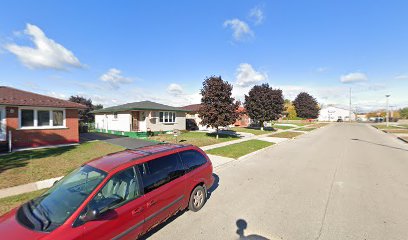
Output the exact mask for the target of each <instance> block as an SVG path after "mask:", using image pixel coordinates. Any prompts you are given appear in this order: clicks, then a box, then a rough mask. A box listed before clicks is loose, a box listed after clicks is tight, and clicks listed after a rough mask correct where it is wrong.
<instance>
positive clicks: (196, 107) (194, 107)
mask: <svg viewBox="0 0 408 240" xmlns="http://www.w3.org/2000/svg"><path fill="white" fill-rule="evenodd" d="M200 107H201V104H191V105H187V106H184V107H181V108H183V109H185V110H188V111H191V112H198V110H199V109H200Z"/></svg>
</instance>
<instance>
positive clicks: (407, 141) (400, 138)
mask: <svg viewBox="0 0 408 240" xmlns="http://www.w3.org/2000/svg"><path fill="white" fill-rule="evenodd" d="M397 138H398V139H399V140H401V141H403V142H406V143H408V140H405V139H403V138H402V137H397Z"/></svg>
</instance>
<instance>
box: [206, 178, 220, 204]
mask: <svg viewBox="0 0 408 240" xmlns="http://www.w3.org/2000/svg"><path fill="white" fill-rule="evenodd" d="M213 177H214V183H213V185H212V186H211V187H210V188H209V189H208V191H207V201H208V199H210V198H211V194H212V193H213V192H214V191H215V190H216V189H217V188H218V186H219V185H220V177H218V175H217V174H215V173H213Z"/></svg>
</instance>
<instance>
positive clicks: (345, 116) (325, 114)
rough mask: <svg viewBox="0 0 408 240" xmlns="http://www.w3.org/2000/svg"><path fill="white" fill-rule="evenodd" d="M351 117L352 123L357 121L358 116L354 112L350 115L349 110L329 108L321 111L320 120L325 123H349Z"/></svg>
mask: <svg viewBox="0 0 408 240" xmlns="http://www.w3.org/2000/svg"><path fill="white" fill-rule="evenodd" d="M350 116H351V121H355V120H356V114H355V113H354V112H351V114H350V111H349V110H347V109H344V108H340V107H334V106H329V107H325V108H322V109H320V111H319V117H318V120H319V121H323V122H337V121H338V120H342V121H345V122H347V121H349V120H350Z"/></svg>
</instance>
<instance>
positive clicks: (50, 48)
mask: <svg viewBox="0 0 408 240" xmlns="http://www.w3.org/2000/svg"><path fill="white" fill-rule="evenodd" d="M24 34H26V35H28V36H30V40H31V41H32V42H33V44H34V47H29V46H20V45H17V44H14V43H13V44H7V45H5V46H4V47H5V49H7V50H8V51H10V52H11V53H13V54H14V55H16V56H17V58H18V59H19V60H20V61H21V62H22V63H23V64H24V65H25V66H26V67H28V68H31V69H34V68H51V69H57V70H64V69H67V68H68V67H81V66H82V65H81V63H80V62H79V60H78V58H76V57H75V55H74V54H73V53H72V52H71V51H69V50H68V49H66V48H65V47H64V46H62V45H61V44H59V43H57V42H55V41H54V40H52V39H50V38H47V36H46V35H45V34H44V32H43V31H42V30H41V29H40V28H39V27H37V26H35V25H32V24H29V23H28V24H27V26H26V29H25V30H24Z"/></svg>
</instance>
